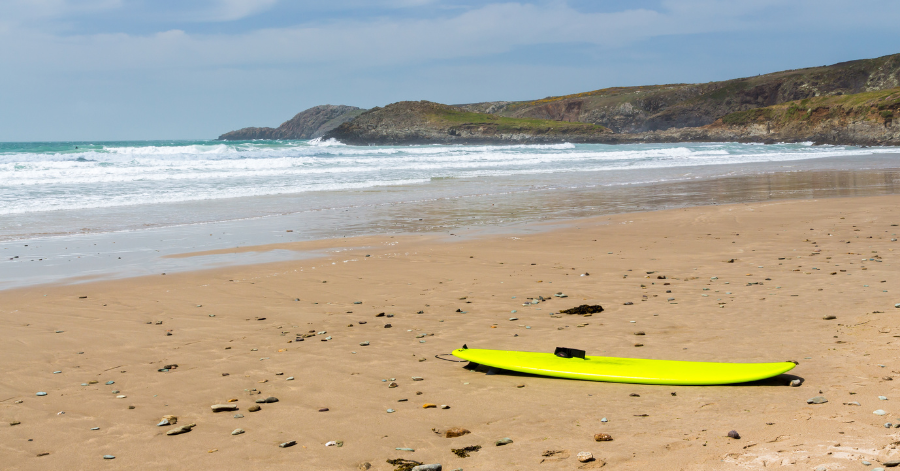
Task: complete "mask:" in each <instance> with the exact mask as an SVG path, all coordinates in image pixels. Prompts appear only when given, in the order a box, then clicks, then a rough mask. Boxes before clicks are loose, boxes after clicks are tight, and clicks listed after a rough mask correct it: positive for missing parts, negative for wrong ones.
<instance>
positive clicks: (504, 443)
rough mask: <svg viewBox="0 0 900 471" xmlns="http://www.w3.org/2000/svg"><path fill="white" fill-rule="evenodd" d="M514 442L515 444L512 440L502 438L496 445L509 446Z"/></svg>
mask: <svg viewBox="0 0 900 471" xmlns="http://www.w3.org/2000/svg"><path fill="white" fill-rule="evenodd" d="M512 442H513V441H512V438H509V437H506V438H501V439H500V440H497V441H496V442H495V443H494V445H496V446H503V445H509V444H510V443H512Z"/></svg>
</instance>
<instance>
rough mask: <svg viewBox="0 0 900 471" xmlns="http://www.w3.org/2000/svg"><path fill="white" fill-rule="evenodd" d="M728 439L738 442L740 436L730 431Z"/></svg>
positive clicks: (734, 431)
mask: <svg viewBox="0 0 900 471" xmlns="http://www.w3.org/2000/svg"><path fill="white" fill-rule="evenodd" d="M728 437H729V438H733V439H735V440H740V439H741V434H739V433H737V430H732V431H730V432H728Z"/></svg>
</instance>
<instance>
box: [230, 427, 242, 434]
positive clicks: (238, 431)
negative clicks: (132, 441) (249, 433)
mask: <svg viewBox="0 0 900 471" xmlns="http://www.w3.org/2000/svg"><path fill="white" fill-rule="evenodd" d="M242 433H244V429H242V428H236V429H234V431H232V432H231V434H232V435H240V434H242Z"/></svg>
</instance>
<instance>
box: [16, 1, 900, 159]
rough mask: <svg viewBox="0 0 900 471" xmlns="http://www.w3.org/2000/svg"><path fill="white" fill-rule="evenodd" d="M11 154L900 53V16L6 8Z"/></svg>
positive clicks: (675, 8) (440, 6) (715, 9)
mask: <svg viewBox="0 0 900 471" xmlns="http://www.w3.org/2000/svg"><path fill="white" fill-rule="evenodd" d="M0 12H2V15H0V64H2V69H0V70H2V73H0V110H2V111H0V141H30V140H125V139H194V138H198V139H199V138H214V137H216V136H218V135H219V134H221V133H223V132H226V131H229V130H233V129H237V128H241V127H245V126H277V125H278V124H280V123H281V122H283V121H285V120H287V119H289V118H290V117H291V116H293V115H294V114H295V113H297V112H299V111H302V110H303V109H306V108H308V107H311V106H315V105H318V104H326V103H329V104H348V105H356V106H361V107H366V108H368V107H372V106H380V105H385V104H387V103H392V102H395V101H400V100H421V99H425V100H433V101H438V102H442V103H471V102H479V101H492V100H522V99H533V98H541V97H545V96H550V95H562V94H568V93H576V92H582V91H587V90H595V89H598V88H605V87H610V86H627V85H646V84H660V83H680V82H707V81H712V80H723V79H729V78H736V77H744V76H749V75H756V74H759V73H767V72H773V71H777V70H783V69H791V68H801V67H809V66H817V65H824V64H832V63H836V62H841V61H846V60H853V59H859V58H869V57H878V56H882V55H887V54H893V53H898V52H900V33H898V30H897V26H896V19H897V18H900V2H897V1H896V0H855V1H853V2H848V1H846V0H842V1H835V0H816V1H813V0H743V1H731V0H729V1H724V0H722V1H720V0H655V1H653V0H649V1H643V0H636V1H618V0H611V1H604V0H594V1H590V0H569V1H566V0H546V1H512V2H492V1H481V2H477V1H466V0H330V1H324V0H323V1H307V0H297V1H287V0H180V1H177V0H80V1H76V0H0Z"/></svg>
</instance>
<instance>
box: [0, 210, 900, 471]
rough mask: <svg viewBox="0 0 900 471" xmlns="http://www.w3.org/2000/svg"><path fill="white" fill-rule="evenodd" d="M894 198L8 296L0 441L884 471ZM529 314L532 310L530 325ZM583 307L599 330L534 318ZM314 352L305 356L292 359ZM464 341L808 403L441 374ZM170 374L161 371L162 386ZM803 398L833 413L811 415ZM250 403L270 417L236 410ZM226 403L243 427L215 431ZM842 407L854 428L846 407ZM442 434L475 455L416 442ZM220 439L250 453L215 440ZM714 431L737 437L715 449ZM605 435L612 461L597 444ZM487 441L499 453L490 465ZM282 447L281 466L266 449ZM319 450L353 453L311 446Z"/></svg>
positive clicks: (204, 451) (407, 242)
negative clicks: (585, 456) (766, 375)
mask: <svg viewBox="0 0 900 471" xmlns="http://www.w3.org/2000/svg"><path fill="white" fill-rule="evenodd" d="M898 198H900V196H897V195H888V196H872V197H857V198H832V199H825V200H817V199H804V200H782V201H764V202H753V203H742V204H732V205H716V206H695V207H689V208H677V209H669V210H662V211H650V212H640V213H627V214H615V215H608V216H603V217H599V218H593V219H590V220H587V219H581V220H577V221H574V222H572V224H568V225H565V227H557V228H555V229H552V230H549V231H538V232H534V233H527V234H524V233H523V234H504V235H493V236H485V237H481V238H464V239H460V240H452V241H446V240H441V239H438V238H436V236H435V235H428V234H419V235H412V236H406V237H401V236H394V238H391V236H390V235H385V236H383V237H375V238H371V239H369V240H368V242H369V247H370V248H367V249H349V250H346V251H341V252H338V253H329V254H326V255H325V256H324V257H321V258H312V259H306V260H290V261H281V262H275V263H266V264H257V265H242V266H227V267H220V268H215V269H211V270H204V271H194V272H184V273H172V274H168V275H166V276H159V275H158V274H157V275H154V276H145V277H139V278H125V279H117V280H111V281H100V282H91V283H84V284H78V285H61V286H37V287H26V288H16V289H10V290H5V291H0V305H2V306H4V309H3V310H2V314H0V322H2V324H3V328H4V332H5V334H6V336H7V338H8V339H9V341H7V342H3V343H2V344H0V354H2V356H0V357H2V358H3V360H2V361H3V366H4V371H6V372H7V375H6V378H7V380H6V381H4V382H0V416H2V417H0V418H2V419H3V421H4V422H9V423H12V422H14V421H15V422H20V423H19V424H17V425H15V426H5V427H0V439H2V442H3V443H4V444H5V445H4V447H0V459H2V461H3V462H4V463H12V466H11V469H22V470H25V469H55V468H58V467H59V468H61V467H66V466H67V467H75V468H92V467H96V466H99V463H100V462H101V461H103V460H102V455H104V454H111V455H114V456H116V459H115V460H114V461H112V462H110V463H106V464H105V465H106V466H113V467H114V468H116V469H119V468H123V469H124V468H129V469H159V468H161V467H162V468H165V467H179V466H182V465H184V464H185V463H191V465H192V466H199V467H214V468H217V469H243V468H246V467H247V466H248V465H252V466H265V467H266V468H268V469H293V468H296V466H298V464H300V463H302V466H303V467H305V468H308V469H334V468H341V469H356V468H357V467H358V466H360V465H362V464H363V463H370V466H371V469H373V470H388V469H393V467H392V466H389V465H388V464H387V463H386V462H385V460H387V459H394V458H405V459H413V460H417V461H422V462H425V463H436V462H439V463H442V464H443V465H444V468H445V469H454V468H459V467H462V468H464V469H482V468H484V469H492V468H505V469H529V468H534V467H537V466H540V467H542V468H548V469H572V468H577V467H579V466H583V465H581V464H580V463H578V462H577V461H576V460H575V458H574V457H575V455H576V454H577V453H579V452H581V451H589V452H591V453H593V455H594V456H595V457H596V458H597V461H595V462H593V464H591V463H588V464H587V465H590V466H591V467H599V465H600V464H601V463H606V466H607V467H608V469H623V470H632V469H634V470H636V469H647V467H648V466H649V467H660V466H666V467H669V468H684V469H710V470H713V469H716V470H719V469H744V468H746V467H762V466H774V467H777V466H778V465H782V466H793V465H796V466H800V467H801V468H813V467H815V466H820V465H824V466H827V467H829V468H832V467H837V466H845V467H846V466H853V465H857V464H858V463H857V462H858V461H860V460H869V461H872V462H876V461H881V462H884V461H886V460H888V459H898V457H900V451H898V450H894V449H893V448H892V447H891V443H893V442H894V441H896V440H897V439H898V438H900V435H898V433H900V432H895V431H894V430H895V429H893V428H892V429H886V428H884V427H883V423H884V422H895V421H896V420H897V419H896V418H895V415H896V414H898V413H900V411H895V410H893V409H892V407H891V404H892V401H891V400H892V399H893V400H896V398H894V397H893V393H895V390H896V387H895V386H894V385H893V382H891V381H887V380H885V379H884V378H885V377H893V376H897V375H900V373H897V371H900V365H897V364H895V360H894V359H895V357H896V345H895V343H896V341H895V339H894V337H893V335H895V334H900V331H896V332H895V330H896V329H897V328H898V327H897V325H896V322H894V319H893V317H894V316H895V314H896V313H895V312H893V311H894V310H895V308H894V307H893V305H894V304H895V303H898V302H900V298H898V296H900V279H898V278H896V277H895V273H896V268H895V265H896V264H897V263H900V260H898V258H897V257H898V255H900V250H896V249H898V248H900V245H897V244H898V243H897V242H894V241H891V239H896V238H897V236H896V233H897V232H900V228H898V227H895V226H894V225H896V224H900V210H898V209H896V208H898V205H897V202H898ZM870 236H871V238H869V237H870ZM848 241H849V242H850V244H847V242H848ZM873 251H875V252H876V253H873ZM367 254H368V255H370V257H366V256H365V255H367ZM863 259H865V261H863ZM345 260H346V262H345ZM730 260H733V261H732V262H729V261H730ZM835 265H837V266H835ZM841 270H846V272H844V271H841ZM832 273H834V274H832ZM582 274H585V275H586V276H580V275H582ZM663 275H664V276H666V278H665V279H660V278H658V277H659V276H663ZM665 283H669V284H668V285H666V284H665ZM757 283H758V284H757ZM641 285H643V287H642V286H641ZM864 285H868V286H867V287H866V286H864ZM707 289H708V290H707ZM885 290H887V292H884V291H885ZM667 291H671V292H670V293H669V292H667ZM557 292H564V293H565V294H566V295H568V297H567V298H554V297H553V294H554V293H557ZM538 295H540V296H543V297H544V298H545V299H548V301H545V302H541V303H539V304H531V303H530V302H529V304H528V305H527V306H523V301H527V300H528V298H533V297H537V296H538ZM704 295H706V296H704ZM82 296H86V298H82ZM644 296H646V298H645V297H644ZM669 298H674V300H673V301H669V300H668V299H669ZM295 299H299V301H296V300H295ZM357 302H360V303H361V304H355V303H357ZM627 302H631V303H633V304H630V305H626V304H625V303H627ZM578 304H601V305H603V306H604V308H605V311H604V312H603V313H600V314H595V315H593V316H592V317H587V318H582V317H580V316H579V317H577V318H576V317H573V316H563V317H558V316H550V315H549V314H550V313H551V312H558V310H559V309H562V308H568V307H571V306H575V305H578ZM720 306H723V307H720ZM457 310H459V311H460V312H457ZM418 311H423V312H422V314H417V312H418ZM463 311H464V312H463ZM513 311H515V312H513ZM379 312H386V313H388V314H393V315H394V316H393V317H392V318H385V317H377V316H376V314H378V313H379ZM827 314H833V315H836V317H837V319H834V320H823V316H825V315H827ZM511 317H515V318H517V319H516V320H515V321H512V320H510V318H511ZM157 321H162V323H161V324H156V322H157ZM360 321H365V324H363V323H360ZM632 321H634V322H633V323H632ZM386 323H390V324H392V326H391V328H385V327H384V325H385V324H386ZM583 324H585V325H584V326H582V327H579V326H580V325H583ZM351 325H352V327H350V326H351ZM637 330H641V331H644V332H645V333H646V334H645V335H644V336H641V337H636V336H634V332H635V331H637ZM57 331H59V332H57ZM167 331H168V333H171V334H172V335H166V333H167ZM310 331H312V332H310ZM101 332H102V335H97V334H98V333H101ZM319 332H325V333H322V334H320V333H319ZM283 333H284V334H283ZM307 333H315V334H316V335H311V336H309V337H308V338H306V339H305V340H304V341H302V342H296V341H295V340H294V339H295V336H299V335H300V334H307ZM420 335H421V337H420ZM835 336H837V337H838V338H835ZM326 337H329V338H330V340H328V341H322V340H323V339H324V338H326ZM422 341H424V343H422ZM362 342H369V345H367V346H361V345H360V343H362ZM463 343H467V344H468V345H469V346H470V347H473V348H476V347H480V348H500V349H511V350H526V351H552V350H553V348H554V347H557V346H567V347H573V348H582V349H585V350H587V351H588V354H589V355H590V354H592V355H605V356H620V357H640V358H661V359H679V360H694V361H747V362H755V361H781V360H785V359H794V360H798V361H799V362H800V364H799V366H797V367H796V368H795V369H794V370H792V371H791V372H790V373H791V374H792V375H795V376H796V377H800V378H802V379H803V381H804V382H803V384H802V385H801V386H800V387H799V388H792V387H790V386H787V381H786V379H787V378H786V377H785V378H775V379H773V380H770V381H765V382H761V383H754V384H747V385H737V386H704V387H699V386H698V387H693V386H690V387H688V386H683V387H669V386H647V385H629V384H614V383H593V382H582V381H565V380H559V379H551V378H541V377H532V376H518V375H513V376H510V375H505V374H494V375H491V374H487V375H486V374H484V373H480V372H477V371H467V370H465V369H462V368H461V364H458V363H450V362H442V361H438V360H436V359H435V358H434V355H435V354H439V353H447V352H449V351H451V350H452V349H454V348H458V347H459V346H461V345H462V344H463ZM636 343H641V344H643V345H642V346H641V347H636V346H635V344H636ZM78 352H84V353H83V354H81V353H78ZM352 352H356V353H352ZM167 364H177V365H178V367H177V368H174V369H170V370H169V371H166V372H159V371H157V370H158V369H160V368H162V367H163V366H165V365H167ZM879 365H885V366H884V367H881V366H879ZM54 371H60V373H58V374H54V373H53V372H54ZM223 373H228V376H223ZM279 373H283V374H279ZM414 376H415V377H423V378H424V380H423V381H412V380H410V378H411V377H414ZM287 377H293V378H294V380H292V381H286V378H287ZM391 378H396V382H397V383H398V384H399V386H398V387H397V388H389V387H388V383H389V382H390V381H387V380H390V379H391ZM93 379H96V380H97V381H98V383H97V384H90V383H89V380H93ZM382 380H386V381H385V382H382ZM107 381H114V383H113V384H112V385H106V384H105V383H106V382H107ZM82 383H84V384H87V385H86V386H81V384H82ZM520 384H524V386H523V387H517V386H519V385H520ZM112 390H116V391H119V393H113V392H112ZM36 391H44V392H47V393H48V394H47V396H46V397H35V392H36ZM417 391H420V392H422V394H421V395H418V394H416V392H417ZM820 391H821V393H820ZM255 392H259V394H254V393H255ZM672 392H674V393H676V394H675V395H672V394H671V393H672ZM631 394H638V395H639V396H640V397H633V396H631ZM117 395H123V396H126V397H124V398H117ZM820 395H821V396H825V397H826V398H827V399H828V401H829V402H828V403H827V404H821V405H809V404H807V403H806V400H807V399H809V398H811V397H814V396H820ZM267 396H274V397H277V398H278V399H279V402H278V403H274V404H262V405H261V406H262V410H261V411H259V412H250V413H248V412H247V408H248V407H249V406H251V405H254V403H255V399H256V398H258V397H267ZM877 396H885V397H887V398H888V399H889V400H888V401H880V400H878V399H877ZM229 399H237V401H236V402H234V404H236V405H237V406H238V407H239V411H237V413H239V414H242V415H244V417H243V418H238V419H235V418H233V417H232V415H233V414H234V413H219V414H214V413H212V412H210V410H209V406H210V405H212V404H217V403H222V402H226V401H228V400H229ZM400 399H407V401H404V402H397V401H398V400H400ZM16 401H22V402H21V403H16ZM850 402H858V403H860V404H861V407H860V406H846V405H843V403H850ZM425 403H433V404H437V405H442V404H446V405H448V406H450V408H449V409H447V410H442V409H440V408H437V409H423V408H422V406H423V404H425ZM129 406H134V409H129ZM321 408H328V409H329V410H328V411H327V412H318V410H319V409H321ZM388 408H391V409H394V410H395V411H396V412H394V413H387V412H386V409H388ZM876 409H883V410H886V411H887V416H884V417H881V416H877V415H874V414H873V413H872V411H874V410H876ZM59 412H65V413H64V414H58V413H59ZM166 414H173V415H177V416H178V417H179V422H178V425H181V424H182V423H184V424H188V423H196V424H197V427H196V428H195V429H194V430H193V431H191V432H190V433H187V434H184V435H178V436H167V435H165V432H166V431H167V430H170V429H171V428H172V427H157V426H156V425H155V424H156V423H157V422H159V420H160V417H162V416H163V415H166ZM644 414H647V416H644ZM601 418H608V420H609V421H608V422H601V421H600V419H601ZM770 423H771V425H768V424H770ZM92 427H99V430H90V429H91V428H92ZM449 427H464V428H466V429H468V430H471V432H472V433H471V434H468V435H464V436H463V437H460V438H453V439H447V438H443V437H442V436H439V435H437V434H435V433H433V432H432V429H433V428H434V429H446V428H449ZM236 428H242V429H244V430H246V433H244V434H241V435H237V436H233V435H231V434H230V432H231V431H232V430H234V429H236ZM729 430H737V431H738V432H739V433H740V434H741V436H742V438H741V439H740V440H734V439H731V438H728V437H727V436H725V435H726V434H727V432H728V431H729ZM600 432H603V433H609V434H611V435H613V437H614V441H612V442H599V443H598V442H594V441H593V439H592V437H593V434H595V433H600ZM504 437H509V438H511V439H512V440H513V443H512V444H510V445H507V446H504V447H496V446H494V442H495V441H496V440H499V439H501V438H504ZM28 438H31V439H33V440H34V441H28V440H27V439H28ZM289 440H296V441H297V443H298V445H297V446H294V447H291V448H284V449H283V448H279V447H278V446H277V445H278V444H279V443H282V442H286V441H289ZM331 440H342V441H343V442H344V445H343V447H340V448H338V447H326V446H325V443H326V442H328V441H331ZM470 445H481V446H482V447H483V448H482V449H481V450H480V451H478V452H477V453H472V456H471V457H469V458H459V457H457V456H455V455H453V454H452V453H451V452H450V448H462V447H464V446H470ZM395 448H412V449H415V450H416V451H414V452H407V451H399V450H396V449H395ZM548 452H558V453H549V454H548ZM41 453H49V455H45V456H37V455H38V454H41ZM542 462H543V463H542ZM591 467H587V468H584V469H592V468H591Z"/></svg>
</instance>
